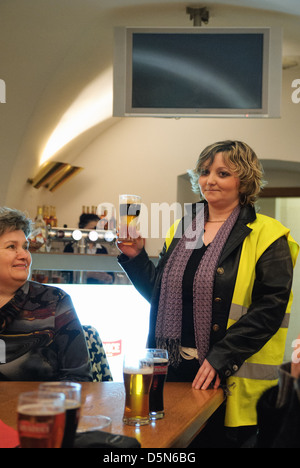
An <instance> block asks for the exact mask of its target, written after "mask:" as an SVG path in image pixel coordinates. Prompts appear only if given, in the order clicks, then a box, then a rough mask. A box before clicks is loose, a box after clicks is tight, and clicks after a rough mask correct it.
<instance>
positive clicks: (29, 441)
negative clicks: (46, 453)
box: [17, 391, 65, 448]
mask: <svg viewBox="0 0 300 468" xmlns="http://www.w3.org/2000/svg"><path fill="white" fill-rule="evenodd" d="M17 413H18V433H19V439H20V446H21V448H60V447H61V443H62V440H63V435H64V429H65V396H64V394H62V393H49V392H39V391H35V392H26V393H21V394H20V395H19V399H18V407H17Z"/></svg>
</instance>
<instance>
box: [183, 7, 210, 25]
mask: <svg viewBox="0 0 300 468" xmlns="http://www.w3.org/2000/svg"><path fill="white" fill-rule="evenodd" d="M186 13H187V14H188V15H190V20H193V21H194V26H201V25H202V23H204V24H208V20H209V11H208V9H207V8H206V7H200V8H199V7H187V8H186Z"/></svg>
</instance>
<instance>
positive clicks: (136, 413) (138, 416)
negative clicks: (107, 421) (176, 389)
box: [123, 352, 153, 426]
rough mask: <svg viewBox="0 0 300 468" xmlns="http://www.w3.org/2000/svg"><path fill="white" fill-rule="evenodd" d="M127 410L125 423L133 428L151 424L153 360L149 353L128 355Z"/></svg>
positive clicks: (125, 363)
mask: <svg viewBox="0 0 300 468" xmlns="http://www.w3.org/2000/svg"><path fill="white" fill-rule="evenodd" d="M123 376H124V387H125V409H124V416H123V422H124V423H125V424H129V425H131V426H143V425H145V424H149V422H150V419H149V391H150V387H151V382H152V376H153V360H152V359H151V357H149V355H147V353H146V352H145V353H142V354H141V355H138V353H137V354H136V355H129V356H128V355H126V356H125V358H124V367H123Z"/></svg>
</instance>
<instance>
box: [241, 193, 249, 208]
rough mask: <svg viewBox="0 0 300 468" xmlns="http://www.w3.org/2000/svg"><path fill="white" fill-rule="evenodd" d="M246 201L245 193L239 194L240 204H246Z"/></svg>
mask: <svg viewBox="0 0 300 468" xmlns="http://www.w3.org/2000/svg"><path fill="white" fill-rule="evenodd" d="M246 202H247V195H246V194H245V193H241V194H240V204H241V205H246Z"/></svg>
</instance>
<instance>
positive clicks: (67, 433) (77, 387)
mask: <svg viewBox="0 0 300 468" xmlns="http://www.w3.org/2000/svg"><path fill="white" fill-rule="evenodd" d="M39 390H40V391H42V392H43V391H46V392H55V393H57V392H58V393H63V394H64V395H65V411H66V423H65V430H64V437H63V441H62V444H61V447H62V448H72V447H73V443H74V439H75V434H76V429H77V426H78V421H79V416H80V407H81V384H79V383H77V382H43V383H42V384H40V386H39Z"/></svg>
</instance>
